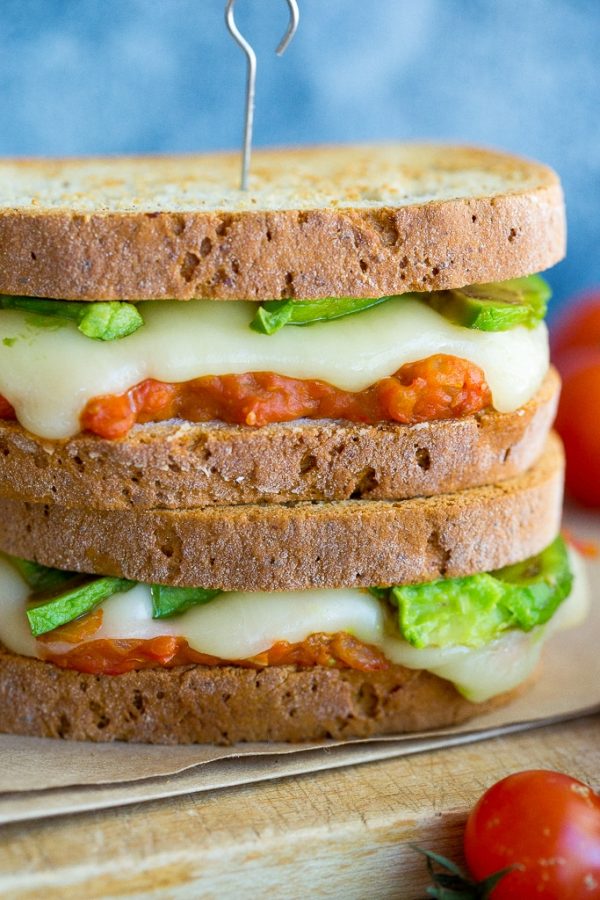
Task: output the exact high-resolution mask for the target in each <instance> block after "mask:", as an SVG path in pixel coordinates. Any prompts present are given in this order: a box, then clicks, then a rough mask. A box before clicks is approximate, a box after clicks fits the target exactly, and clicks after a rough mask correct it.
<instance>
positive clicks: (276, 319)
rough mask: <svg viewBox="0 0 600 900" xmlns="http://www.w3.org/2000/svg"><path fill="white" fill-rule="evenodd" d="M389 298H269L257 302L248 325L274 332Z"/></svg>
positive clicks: (347, 313)
mask: <svg viewBox="0 0 600 900" xmlns="http://www.w3.org/2000/svg"><path fill="white" fill-rule="evenodd" d="M405 296H408V295H405ZM391 299H392V297H377V298H375V299H374V298H372V297H369V298H366V297H326V298H324V299H323V300H300V301H298V300H268V301H267V302H266V303H263V304H261V306H259V308H258V310H257V313H256V315H255V316H254V318H253V319H252V321H251V322H250V328H252V330H253V331H258V332H259V334H275V332H276V331H279V329H280V328H283V326H284V325H312V323H313V322H324V321H331V320H332V319H341V318H343V317H344V316H351V315H354V314H355V313H359V312H362V311H363V310H365V309H370V308H371V307H372V306H377V305H378V304H379V303H384V302H385V301H386V300H391Z"/></svg>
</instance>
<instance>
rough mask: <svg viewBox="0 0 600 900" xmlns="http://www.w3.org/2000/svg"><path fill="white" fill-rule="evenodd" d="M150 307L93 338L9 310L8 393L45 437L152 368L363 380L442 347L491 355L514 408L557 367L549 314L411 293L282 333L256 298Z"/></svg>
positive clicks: (3, 358)
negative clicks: (467, 315)
mask: <svg viewBox="0 0 600 900" xmlns="http://www.w3.org/2000/svg"><path fill="white" fill-rule="evenodd" d="M141 309H142V313H143V316H144V320H145V324H144V326H143V327H142V328H140V329H139V330H138V331H137V332H135V334H132V335H130V336H129V337H127V338H123V339H121V340H118V341H110V342H102V341H94V340H90V339H89V338H86V337H85V336H84V335H82V334H81V333H80V332H79V331H78V330H77V327H76V325H75V323H73V322H65V323H63V324H60V325H59V324H57V323H56V322H55V323H53V324H52V325H51V326H50V327H39V325H35V324H32V318H31V316H30V315H28V314H26V313H23V312H20V311H16V310H3V311H0V395H2V396H4V397H6V399H7V400H8V401H9V402H10V403H11V404H12V405H13V406H14V408H15V410H16V413H17V418H18V420H19V422H21V424H22V425H23V426H24V427H25V428H27V429H28V430H29V431H31V432H33V433H34V434H37V435H40V436H42V437H46V438H54V439H61V438H67V437H69V436H71V435H73V434H76V433H77V432H78V431H79V430H80V425H79V419H80V416H81V413H82V411H83V409H84V407H85V405H86V403H87V401H88V400H90V399H91V398H92V397H97V396H100V395H102V394H120V393H122V392H123V391H126V390H127V389H128V388H130V387H132V386H133V385H135V384H137V383H138V382H140V381H143V380H144V379H146V378H155V379H158V380H159V381H168V382H182V381H188V380H190V379H192V378H199V377H201V376H203V375H227V374H241V373H244V372H265V371H270V372H276V373H278V374H280V375H287V376H290V377H293V378H304V379H320V380H323V381H327V382H329V383H330V384H333V385H335V386H336V387H339V388H342V389H344V390H349V391H359V390H363V389H364V388H367V387H369V385H371V384H374V383H375V382H376V381H378V380H379V379H381V378H384V377H386V376H389V375H391V374H393V373H394V372H395V371H397V370H398V369H399V368H400V366H402V365H403V364H404V363H407V362H414V361H415V360H418V359H424V358H426V357H428V356H431V355H433V354H436V353H446V354H452V355H453V356H458V357H461V358H463V359H467V360H470V361H471V362H473V363H475V364H476V365H478V366H480V367H481V369H482V370H483V371H484V373H485V376H486V379H487V382H488V384H489V386H490V389H491V392H492V397H493V404H494V407H495V408H496V409H498V410H499V411H501V412H512V411H513V410H515V409H517V408H518V407H519V406H522V405H523V404H524V403H526V402H527V401H528V400H529V399H530V398H531V397H532V396H533V395H534V394H535V392H536V391H537V390H538V388H539V386H540V385H541V383H542V381H543V379H544V376H545V374H546V372H547V370H548V359H549V357H548V334H547V330H546V326H545V325H544V324H543V323H542V324H540V325H538V326H537V328H535V329H533V330H529V329H527V328H524V327H522V326H520V327H518V328H513V329H512V330H510V331H504V332H483V331H475V330H473V329H469V328H462V327H459V326H457V325H452V324H451V323H450V322H448V321H446V319H444V318H443V316H441V315H440V314H439V313H437V312H435V311H434V310H431V309H429V308H428V307H427V306H425V305H424V304H423V303H421V302H419V301H418V300H414V299H410V298H398V299H395V300H391V301H390V302H388V303H383V304H381V305H380V306H376V307H373V308H371V309H370V310H366V311H364V312H362V313H360V314H358V315H354V316H348V317H346V318H343V319H339V320H337V321H335V322H324V323H315V324H314V325H311V326H309V327H287V328H283V329H281V331H279V332H277V333H276V334H274V335H270V336H267V335H263V334H257V333H256V332H254V331H252V330H251V329H250V328H249V327H248V325H249V322H250V320H251V319H252V317H253V315H254V313H255V312H256V304H253V303H240V302H236V303H225V302H222V303H215V302H214V301H206V300H197V301H191V302H189V303H181V302H176V301H161V302H148V303H144V304H143V305H142V306H141ZM46 321H48V320H46Z"/></svg>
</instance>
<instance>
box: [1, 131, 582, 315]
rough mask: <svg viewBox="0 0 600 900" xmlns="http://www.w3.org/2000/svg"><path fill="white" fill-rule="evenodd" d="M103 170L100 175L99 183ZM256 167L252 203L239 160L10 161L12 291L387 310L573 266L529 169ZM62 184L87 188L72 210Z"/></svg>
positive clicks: (417, 155)
mask: <svg viewBox="0 0 600 900" xmlns="http://www.w3.org/2000/svg"><path fill="white" fill-rule="evenodd" d="M94 166H96V167H97V168H98V170H99V171H101V172H102V177H100V176H98V177H97V178H94V176H93V174H92V175H90V173H89V170H90V169H91V170H92V173H93V169H94ZM253 166H254V177H253V184H252V187H251V191H250V193H249V194H247V195H243V194H241V193H240V192H238V191H235V190H233V189H232V188H231V185H232V179H234V178H237V171H236V170H237V157H236V156H232V155H227V154H221V155H218V154H217V155H215V154H213V155H206V156H198V157H180V158H176V157H173V158H165V159H157V158H152V157H148V158H138V159H137V160H135V159H133V160H132V159H118V158H115V159H113V160H106V159H105V160H88V161H85V160H82V161H79V162H78V161H72V160H62V161H61V160H54V161H46V162H40V161H38V162H35V161H25V162H15V161H11V160H7V161H4V162H3V163H2V164H0V173H2V171H3V170H5V177H4V178H3V179H2V180H3V182H4V183H5V184H8V185H14V189H13V193H11V192H10V190H9V192H8V194H7V195H6V196H0V292H3V293H8V294H25V295H29V296H42V297H59V298H64V299H77V300H96V299H116V300H119V299H123V300H143V299H179V300H189V299H191V298H199V297H200V298H201V297H205V298H210V299H215V300H269V299H278V298H282V297H293V298H296V299H310V298H318V297H328V296H352V297H375V296H383V295H386V294H399V293H404V292H406V291H424V290H438V289H445V288H451V287H462V286H464V285H465V284H472V283H476V282H490V281H501V280H503V279H506V278H512V277H515V276H520V275H527V274H530V273H531V272H538V271H541V270H543V269H546V268H548V267H549V266H552V265H554V264H555V263H556V262H558V261H559V260H560V259H561V258H562V257H563V256H564V251H565V216H564V203H563V196H562V191H561V188H560V183H559V181H558V178H557V176H556V175H555V174H554V172H552V170H550V169H548V168H546V167H545V166H541V165H539V164H537V163H532V162H529V161H526V160H523V159H519V158H517V157H512V156H508V155H505V154H499V153H494V152H492V151H486V150H479V149H476V148H464V147H443V146H437V147H436V146H434V145H396V146H388V147H384V146H380V147H362V148H361V147H339V148H306V149H304V150H280V151H257V152H256V153H255V155H254V158H253ZM86 167H87V169H86ZM82 172H83V174H82ZM234 172H235V173H236V174H235V175H234ZM111 173H112V178H111ZM207 173H208V174H207ZM303 174H305V177H304V179H303V177H302V176H303ZM215 180H217V182H218V184H217V186H215ZM115 181H116V182H120V183H121V185H120V187H119V188H117V189H116V188H114V182H115ZM129 181H130V182H131V185H129V186H128V184H129ZM298 182H300V185H298ZM48 183H50V184H51V185H57V186H58V187H57V189H56V190H57V191H58V196H57V197H56V196H54V195H53V194H52V190H53V188H50V189H48V188H47V185H48ZM234 183H235V182H234ZM62 184H66V185H69V184H72V185H73V186H72V187H71V188H70V189H65V191H64V196H63V195H62V194H61V188H60V185H62ZM390 184H391V187H390ZM290 185H292V187H291V188H290ZM77 186H79V190H78V191H76V190H75V189H74V188H76V187H77ZM36 189H37V190H38V191H40V192H41V195H40V196H37V195H36V194H35V191H36ZM5 190H6V189H5ZM190 197H191V198H192V199H191V200H190ZM207 198H208V200H207ZM219 198H220V199H219ZM423 198H425V199H423Z"/></svg>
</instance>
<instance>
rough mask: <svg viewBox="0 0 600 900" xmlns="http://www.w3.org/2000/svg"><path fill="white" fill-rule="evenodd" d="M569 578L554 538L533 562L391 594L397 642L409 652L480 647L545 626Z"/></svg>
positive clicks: (564, 552)
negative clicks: (404, 644)
mask: <svg viewBox="0 0 600 900" xmlns="http://www.w3.org/2000/svg"><path fill="white" fill-rule="evenodd" d="M572 582H573V576H572V573H571V570H570V568H569V558H568V554H567V549H566V546H565V543H564V541H563V540H562V538H560V537H558V538H557V539H556V540H555V541H554V542H553V543H552V544H550V546H549V547H547V548H546V549H545V550H544V551H543V552H542V553H540V554H538V555H537V556H534V557H531V558H530V559H528V560H525V561H524V562H521V563H516V564H515V565H512V566H506V567H505V568H503V569H499V570H497V571H496V572H488V573H483V574H478V575H470V576H468V577H465V578H444V579H439V580H438V581H431V582H428V583H427V584H413V585H403V586H401V587H394V588H391V590H390V592H389V599H390V601H391V602H392V603H393V604H394V605H395V606H396V607H397V610H398V623H399V627H400V632H401V634H402V636H403V637H404V638H405V639H406V640H407V641H408V642H409V644H412V646H413V647H419V648H422V647H448V646H456V645H461V646H466V647H481V646H483V645H484V644H487V643H489V642H490V641H492V640H494V638H496V637H498V636H499V635H500V634H501V633H502V632H503V631H506V629H508V628H519V629H521V630H522V631H531V629H532V628H534V627H535V626H536V625H543V624H544V623H545V622H547V621H548V620H549V619H550V618H551V617H552V615H553V614H554V612H555V610H556V609H557V607H558V606H559V604H560V603H562V601H563V600H564V599H565V597H567V596H568V595H569V593H570V590H571V586H572Z"/></svg>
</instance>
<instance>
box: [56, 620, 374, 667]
mask: <svg viewBox="0 0 600 900" xmlns="http://www.w3.org/2000/svg"><path fill="white" fill-rule="evenodd" d="M82 621H83V620H82ZM59 630H60V629H56V631H55V632H49V633H48V635H47V636H46V640H45V641H44V642H43V643H44V644H45V643H47V642H48V641H53V640H57V639H60V637H61V636H60V635H59V634H58V632H59ZM62 639H63V640H64V635H63V636H62ZM44 659H45V660H46V661H47V662H52V663H54V664H55V665H57V666H60V667H61V668H63V669H76V670H77V671H78V672H89V673H91V674H93V675H122V674H123V673H124V672H130V671H132V670H134V669H150V668H157V667H163V668H173V667H174V666H186V665H190V664H193V665H203V666H231V665H234V666H242V667H244V668H254V669H262V668H264V667H265V666H286V665H291V666H300V667H309V666H328V667H331V668H341V669H359V670H360V671H361V672H374V671H378V670H381V669H387V668H388V667H389V663H388V661H387V660H386V658H385V657H384V656H383V654H382V653H381V652H380V651H379V650H378V649H377V648H376V647H372V646H371V645H370V644H365V643H363V642H362V641H359V640H358V639H357V638H355V637H352V635H350V634H346V633H345V632H339V633H337V634H320V633H317V634H311V635H310V636H309V637H308V638H306V640H305V641H301V642H300V643H295V644H290V643H289V642H288V641H279V642H278V643H276V644H275V645H274V646H273V647H271V649H270V650H267V651H265V652H264V653H260V654H259V655H258V656H255V657H253V658H252V659H244V660H226V659H219V658H218V657H216V656H207V655H206V654H204V653H197V652H196V651H195V650H192V648H191V647H190V646H189V644H188V643H187V641H186V640H185V639H184V638H180V637H172V636H170V635H165V636H164V637H155V638H151V639H147V640H139V639H135V640H131V639H129V640H114V639H113V640H97V641H94V640H92V641H86V642H84V643H81V644H78V645H77V646H76V647H74V648H73V649H72V650H67V651H65V652H64V653H55V652H52V651H51V650H50V649H46V648H45V650H44Z"/></svg>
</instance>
